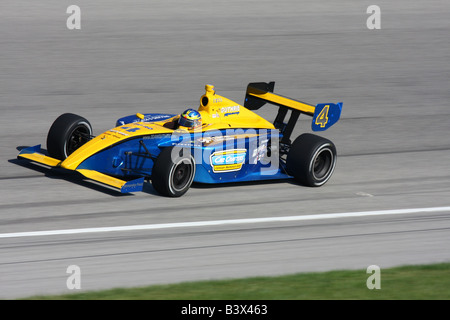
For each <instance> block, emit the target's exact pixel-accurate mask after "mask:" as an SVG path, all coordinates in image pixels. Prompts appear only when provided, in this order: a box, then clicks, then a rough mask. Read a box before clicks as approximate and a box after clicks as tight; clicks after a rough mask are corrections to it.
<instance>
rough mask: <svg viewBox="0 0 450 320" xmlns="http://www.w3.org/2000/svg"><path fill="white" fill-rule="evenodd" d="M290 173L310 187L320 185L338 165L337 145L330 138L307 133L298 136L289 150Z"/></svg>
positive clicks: (288, 166) (287, 160) (288, 165)
mask: <svg viewBox="0 0 450 320" xmlns="http://www.w3.org/2000/svg"><path fill="white" fill-rule="evenodd" d="M286 166H287V170H288V173H289V174H291V175H293V176H294V178H295V179H296V180H297V181H298V182H300V183H301V184H304V185H306V186H309V187H320V186H322V185H323V184H325V183H326V182H327V181H328V180H329V179H330V178H331V175H332V174H333V171H334V168H335V166H336V147H335V145H334V144H333V142H331V141H330V140H328V139H325V138H322V137H319V136H316V135H314V134H309V133H305V134H302V135H300V136H299V137H297V139H295V141H294V142H293V143H292V146H291V149H290V150H289V153H288V156H287V159H286Z"/></svg>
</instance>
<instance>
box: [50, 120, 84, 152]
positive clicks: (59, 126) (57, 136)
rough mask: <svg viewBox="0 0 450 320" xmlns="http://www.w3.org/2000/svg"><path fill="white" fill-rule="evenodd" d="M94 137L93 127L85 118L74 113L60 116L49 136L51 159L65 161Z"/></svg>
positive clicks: (51, 128)
mask: <svg viewBox="0 0 450 320" xmlns="http://www.w3.org/2000/svg"><path fill="white" fill-rule="evenodd" d="M91 137H92V126H91V124H90V123H89V121H87V120H86V119H85V118H83V117H80V116H78V115H76V114H73V113H64V114H62V115H60V116H59V117H58V118H57V119H56V120H55V121H54V122H53V124H52V126H51V127H50V130H49V131H48V135H47V151H48V153H49V155H50V157H52V158H55V159H59V160H64V159H66V158H67V157H68V156H69V155H70V154H71V153H72V152H74V151H75V150H76V149H78V148H79V147H81V146H82V145H83V144H85V143H86V142H88V141H89V140H90V139H91Z"/></svg>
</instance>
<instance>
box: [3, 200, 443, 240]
mask: <svg viewBox="0 0 450 320" xmlns="http://www.w3.org/2000/svg"><path fill="white" fill-rule="evenodd" d="M444 211H450V207H433V208H413V209H397V210H381V211H361V212H344V213H324V214H312V215H301V216H284V217H266V218H249V219H233V220H211V221H194V222H178V223H161V224H143V225H132V226H119V227H99V228H82V229H63V230H47V231H28V232H11V233H0V238H19V237H42V236H55V235H66V234H81V233H100V232H117V231H138V230H158V229H171V228H189V227H207V226H221V225H230V224H249V223H252V224H255V223H266V222H285V221H305V220H323V219H337V218H352V217H367V216H380V215H394V214H407V213H425V212H444Z"/></svg>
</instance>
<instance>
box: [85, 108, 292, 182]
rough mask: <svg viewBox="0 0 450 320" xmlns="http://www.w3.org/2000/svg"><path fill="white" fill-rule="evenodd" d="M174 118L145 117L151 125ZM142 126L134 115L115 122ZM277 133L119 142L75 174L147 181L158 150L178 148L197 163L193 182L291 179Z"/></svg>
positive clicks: (242, 131) (151, 137)
mask: <svg viewBox="0 0 450 320" xmlns="http://www.w3.org/2000/svg"><path fill="white" fill-rule="evenodd" d="M171 117H173V115H170V114H146V115H145V118H146V119H149V122H151V121H161V120H164V119H168V118H171ZM138 121H142V120H141V119H139V118H138V117H136V116H135V115H132V116H127V117H123V118H120V119H119V120H118V121H117V123H118V124H119V125H123V124H127V123H132V122H138ZM281 137H282V135H281V133H280V132H279V131H278V130H267V129H263V130H259V129H238V130H214V131H206V132H199V133H186V134H182V135H176V134H153V135H147V136H139V137H135V138H131V139H129V140H125V141H121V142H119V143H117V144H115V145H112V146H111V147H109V148H107V149H104V150H102V151H100V152H98V153H96V154H94V155H92V156H90V157H89V158H87V159H86V160H85V161H83V162H82V163H81V164H80V165H79V167H78V169H89V170H96V171H99V172H102V173H104V174H107V175H111V176H115V177H125V178H127V179H133V178H136V177H142V176H147V177H151V175H152V168H153V165H154V162H155V160H156V158H157V157H158V155H159V154H160V152H161V150H162V149H163V148H166V147H170V146H174V145H177V146H179V147H182V148H184V149H188V150H190V151H191V155H192V156H193V158H194V160H195V163H196V173H195V177H194V181H195V182H201V183H224V182H239V181H256V180H268V179H287V178H291V176H289V175H288V174H287V173H286V171H285V163H284V161H282V160H281V159H280V157H279V150H278V146H279V140H280V139H281Z"/></svg>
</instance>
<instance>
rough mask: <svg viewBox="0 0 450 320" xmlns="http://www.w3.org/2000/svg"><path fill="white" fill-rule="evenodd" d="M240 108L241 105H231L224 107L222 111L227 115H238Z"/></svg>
mask: <svg viewBox="0 0 450 320" xmlns="http://www.w3.org/2000/svg"><path fill="white" fill-rule="evenodd" d="M239 110H240V106H239V105H237V106H231V107H223V108H221V109H220V112H222V113H224V116H225V117H228V116H232V115H238V114H239Z"/></svg>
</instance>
